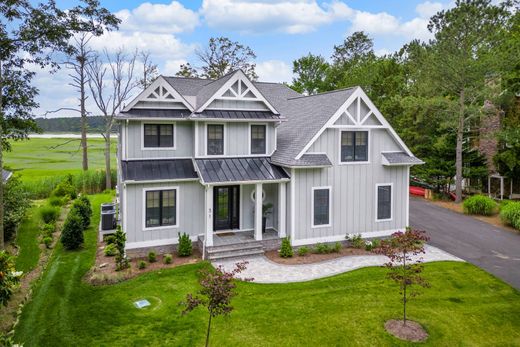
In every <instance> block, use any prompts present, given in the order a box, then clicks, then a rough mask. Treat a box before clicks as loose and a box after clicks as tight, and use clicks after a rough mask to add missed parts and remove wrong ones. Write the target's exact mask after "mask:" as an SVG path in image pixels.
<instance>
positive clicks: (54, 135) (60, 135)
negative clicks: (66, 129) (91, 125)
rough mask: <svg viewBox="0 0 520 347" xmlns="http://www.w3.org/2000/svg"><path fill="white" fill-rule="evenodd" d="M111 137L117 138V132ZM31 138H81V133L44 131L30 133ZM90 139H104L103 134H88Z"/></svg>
mask: <svg viewBox="0 0 520 347" xmlns="http://www.w3.org/2000/svg"><path fill="white" fill-rule="evenodd" d="M110 137H111V138H117V134H112V135H110ZM29 138H33V139H80V138H81V134H79V133H77V134H75V133H43V134H29ZM87 138H89V139H102V138H103V136H102V135H101V134H92V133H90V134H87Z"/></svg>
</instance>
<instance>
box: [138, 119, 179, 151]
mask: <svg viewBox="0 0 520 347" xmlns="http://www.w3.org/2000/svg"><path fill="white" fill-rule="evenodd" d="M143 132H144V134H143V147H144V148H173V147H174V143H175V141H174V140H175V139H174V132H173V124H144V127H143Z"/></svg>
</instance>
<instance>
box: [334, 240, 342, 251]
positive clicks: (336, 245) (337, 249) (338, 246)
mask: <svg viewBox="0 0 520 347" xmlns="http://www.w3.org/2000/svg"><path fill="white" fill-rule="evenodd" d="M342 247H343V246H342V244H341V242H336V243H335V244H334V247H333V248H332V251H333V252H334V253H339V252H340V251H341V248H342Z"/></svg>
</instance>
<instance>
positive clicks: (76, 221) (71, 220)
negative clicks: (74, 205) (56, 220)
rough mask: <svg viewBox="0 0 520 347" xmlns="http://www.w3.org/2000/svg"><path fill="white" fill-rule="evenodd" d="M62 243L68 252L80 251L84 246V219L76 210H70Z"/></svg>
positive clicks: (64, 227)
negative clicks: (72, 250)
mask: <svg viewBox="0 0 520 347" xmlns="http://www.w3.org/2000/svg"><path fill="white" fill-rule="evenodd" d="M61 243H62V244H63V247H65V248H66V249H68V250H71V249H78V248H79V247H80V246H81V245H82V244H83V219H82V218H81V216H80V215H79V213H78V211H77V210H76V209H72V210H70V212H69V214H68V216H67V219H66V220H65V223H64V224H63V230H62V232H61Z"/></svg>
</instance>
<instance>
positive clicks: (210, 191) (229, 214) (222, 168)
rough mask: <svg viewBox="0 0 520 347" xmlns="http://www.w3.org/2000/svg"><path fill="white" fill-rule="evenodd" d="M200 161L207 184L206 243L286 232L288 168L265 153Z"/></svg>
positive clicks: (209, 244) (278, 235) (212, 243)
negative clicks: (284, 167) (254, 155)
mask: <svg viewBox="0 0 520 347" xmlns="http://www.w3.org/2000/svg"><path fill="white" fill-rule="evenodd" d="M196 165H197V170H198V172H199V174H200V176H201V178H202V181H203V184H204V186H205V203H204V205H205V206H204V207H205V230H204V238H203V239H204V246H205V247H215V246H219V245H220V244H222V243H226V242H228V243H229V241H233V242H234V241H236V242H234V243H240V242H248V241H251V240H254V241H262V240H264V239H265V238H282V237H285V236H286V209H287V182H289V175H288V174H287V173H286V172H285V170H283V169H282V168H281V167H278V166H276V165H273V164H271V163H270V161H269V158H264V157H258V158H218V159H217V158H215V159H213V158H212V159H197V160H196ZM263 231H265V232H263Z"/></svg>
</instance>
